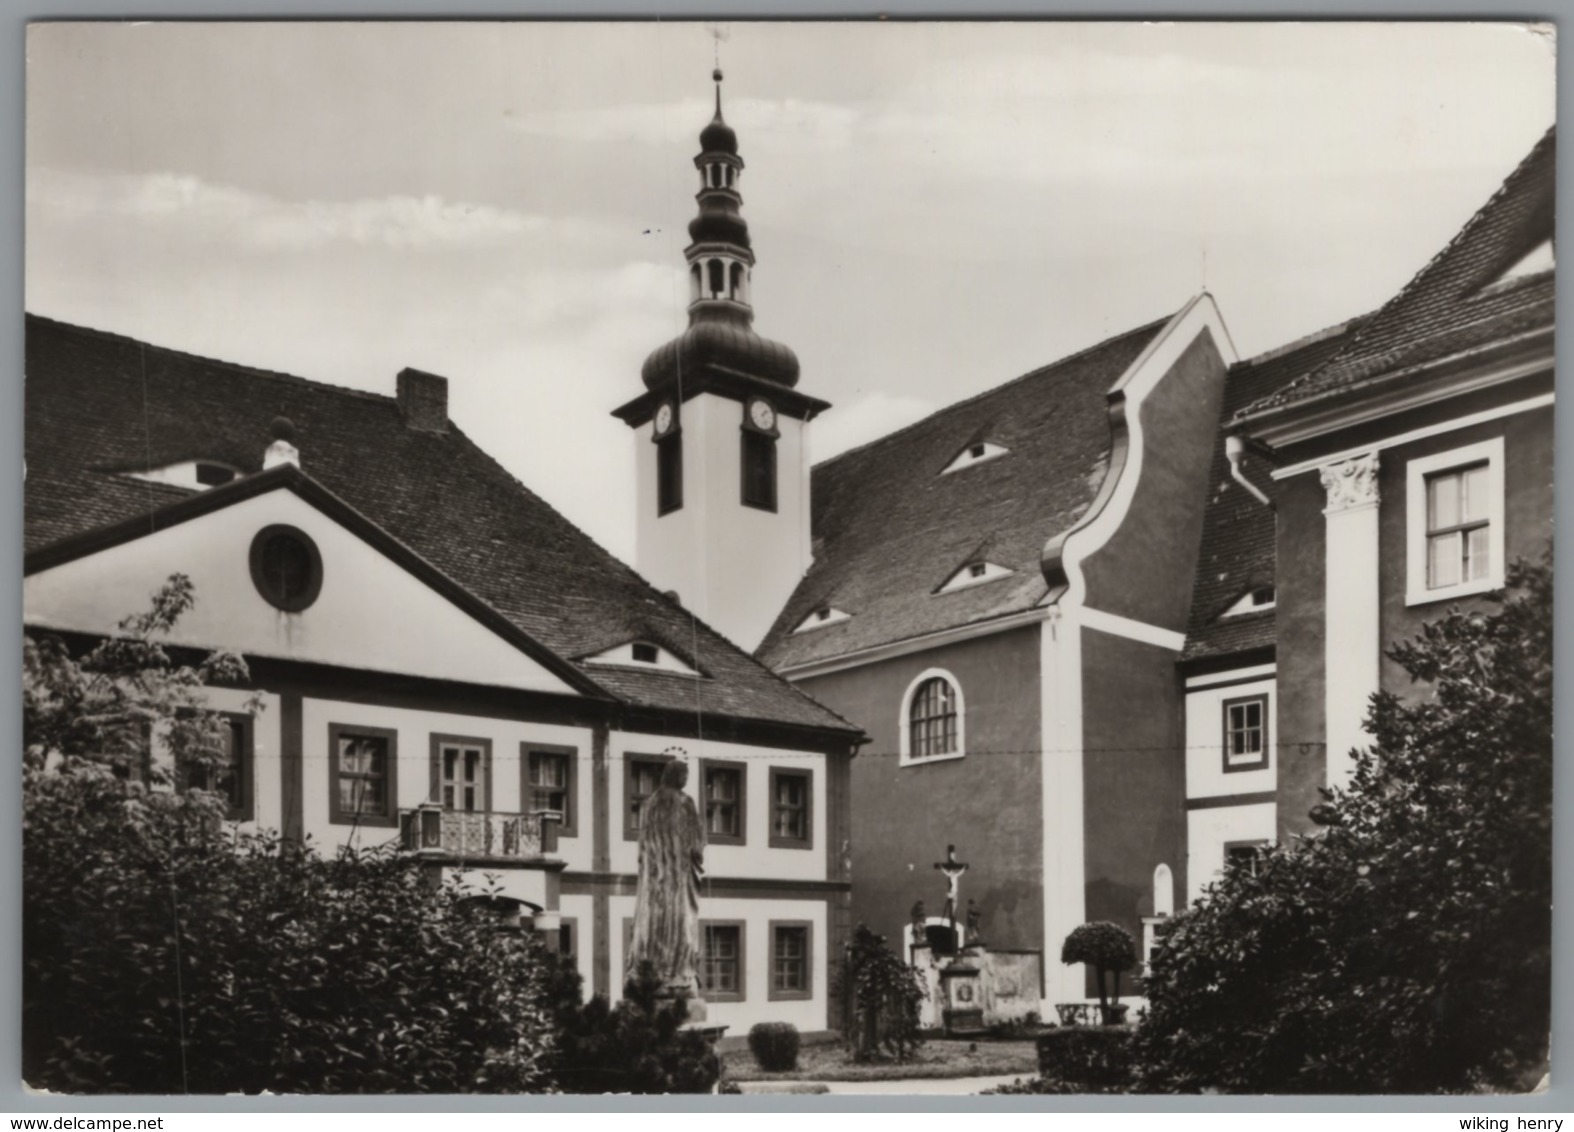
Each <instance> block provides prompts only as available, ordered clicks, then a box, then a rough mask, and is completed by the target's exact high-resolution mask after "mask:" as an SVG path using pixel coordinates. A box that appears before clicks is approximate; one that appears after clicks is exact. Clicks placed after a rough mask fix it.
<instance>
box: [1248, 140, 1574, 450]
mask: <svg viewBox="0 0 1574 1132" xmlns="http://www.w3.org/2000/svg"><path fill="white" fill-rule="evenodd" d="M1556 164H1557V135H1556V129H1555V128H1554V129H1550V130H1548V131H1547V132H1546V134H1545V135H1543V137H1542V139H1541V140H1540V141H1539V142H1537V143H1536V146H1535V148H1533V149H1532V150H1531V151H1530V154H1529V156H1528V157H1526V158H1525V160H1524V161H1522V162H1521V163H1520V165H1519V168H1517V169H1515V170H1514V172H1513V173H1511V174H1510V175H1509V177H1508V179H1507V180H1506V181H1504V183H1503V185H1502V186H1501V187H1500V188H1499V189H1498V191H1497V192H1496V193H1494V194H1493V195H1492V198H1491V199H1490V200H1488V201H1487V202H1486V204H1484V205H1483V206H1482V207H1481V209H1480V211H1478V212H1477V213H1476V214H1475V215H1474V216H1473V217H1471V219H1470V221H1469V222H1468V223H1467V224H1466V225H1465V226H1464V228H1462V229H1461V230H1460V232H1459V234H1458V235H1456V236H1455V237H1454V238H1453V240H1451V241H1450V242H1449V243H1448V245H1447V246H1446V247H1445V248H1444V249H1443V250H1442V251H1440V252H1439V253H1438V254H1437V255H1436V256H1434V257H1433V258H1432V261H1431V262H1430V263H1428V264H1427V265H1426V266H1425V267H1424V268H1422V269H1421V271H1420V273H1419V274H1417V275H1416V277H1415V278H1414V279H1412V280H1411V281H1410V283H1409V284H1408V285H1407V286H1406V287H1405V288H1404V290H1402V291H1400V292H1399V294H1398V295H1396V296H1395V297H1394V298H1393V299H1391V300H1390V301H1389V302H1388V303H1387V304H1385V305H1384V306H1383V307H1382V309H1381V310H1379V311H1378V312H1377V313H1376V314H1375V315H1374V316H1372V318H1371V319H1370V320H1368V321H1367V322H1366V323H1365V324H1364V325H1363V326H1362V327H1361V330H1360V333H1358V334H1356V335H1354V336H1353V337H1351V338H1350V339H1349V340H1348V341H1347V342H1345V344H1344V347H1343V348H1342V349H1341V350H1340V351H1339V352H1338V353H1336V354H1335V355H1334V356H1332V357H1331V358H1328V359H1326V360H1325V361H1324V362H1323V363H1322V364H1321V365H1319V366H1318V367H1317V368H1315V369H1313V370H1310V371H1308V372H1306V373H1304V374H1303V375H1302V376H1301V377H1300V378H1299V380H1296V381H1293V382H1291V383H1290V384H1289V385H1287V386H1285V387H1284V388H1282V389H1279V390H1276V391H1274V392H1273V393H1270V394H1268V395H1266V396H1264V397H1262V398H1261V399H1259V400H1258V401H1256V402H1254V403H1251V404H1249V405H1247V406H1246V407H1244V408H1243V409H1242V410H1241V411H1240V412H1239V413H1238V414H1237V418H1238V419H1239V420H1242V421H1247V420H1251V419H1254V418H1256V417H1259V416H1261V415H1263V414H1266V413H1271V412H1273V411H1275V410H1278V409H1281V408H1285V407H1288V406H1290V405H1296V404H1300V403H1303V402H1306V401H1311V400H1317V399H1323V398H1329V397H1334V396H1337V395H1339V394H1341V393H1345V392H1348V391H1350V390H1352V389H1354V388H1356V387H1358V386H1362V385H1364V384H1367V383H1369V382H1372V381H1377V380H1382V379H1384V378H1386V377H1390V376H1392V375H1394V374H1396V373H1398V372H1399V371H1402V370H1405V369H1406V368H1408V367H1411V366H1415V365H1419V364H1421V363H1423V362H1429V361H1435V360H1437V359H1440V358H1445V357H1449V356H1451V355H1453V354H1457V353H1461V352H1463V351H1466V350H1470V349H1473V348H1475V347H1478V346H1484V345H1487V344H1489V343H1492V342H1495V341H1499V340H1501V339H1504V338H1508V337H1512V336H1514V335H1516V334H1519V333H1522V332H1525V331H1529V330H1536V329H1540V328H1544V327H1550V326H1551V325H1552V316H1553V311H1552V299H1553V273H1552V272H1551V271H1546V272H1543V273H1541V274H1539V275H1532V276H1527V277H1525V278H1523V279H1518V280H1514V281H1512V282H1509V283H1505V284H1502V285H1497V286H1494V285H1493V284H1494V281H1495V280H1497V279H1498V278H1499V277H1500V276H1501V275H1502V274H1503V273H1504V272H1505V271H1507V270H1508V269H1509V268H1511V267H1513V266H1514V265H1515V264H1516V263H1517V262H1518V261H1519V260H1520V259H1521V258H1522V257H1523V256H1525V255H1526V254H1527V253H1529V252H1530V251H1532V250H1534V249H1535V248H1536V247H1537V246H1538V245H1540V244H1541V243H1542V242H1543V241H1545V240H1547V239H1549V238H1551V236H1552V232H1553V212H1554V205H1555V203H1556V192H1555V171H1556Z"/></svg>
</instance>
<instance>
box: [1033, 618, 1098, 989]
mask: <svg viewBox="0 0 1574 1132" xmlns="http://www.w3.org/2000/svg"><path fill="white" fill-rule="evenodd" d="M1077 612H1079V611H1077V610H1075V609H1072V610H1064V609H1062V610H1060V611H1058V612H1057V613H1054V614H1052V615H1051V616H1050V617H1049V619H1048V620H1046V621H1045V622H1044V623H1043V625H1042V626H1040V629H1039V633H1040V636H1039V664H1040V674H1041V700H1040V713H1041V714H1040V730H1041V734H1042V736H1043V739H1042V746H1043V760H1044V761H1043V766H1042V768H1041V777H1042V782H1043V814H1044V1001H1043V1002H1042V1003H1041V1004H1040V1006H1041V1009H1040V1011H1039V1013H1040V1014H1041V1015H1042V1016H1043V1017H1045V1018H1051V1017H1053V1016H1054V1007H1055V1004H1056V1003H1061V1002H1082V1001H1084V1000H1085V999H1086V998H1087V990H1086V984H1085V982H1084V979H1085V977H1086V973H1085V971H1084V970H1083V966H1082V964H1080V963H1076V964H1073V965H1071V966H1069V967H1068V966H1067V965H1066V964H1064V963H1062V962H1061V961H1060V945H1061V944H1062V943H1064V942H1065V939H1066V936H1067V935H1069V934H1070V933H1071V930H1072V929H1073V928H1075V927H1077V926H1078V925H1080V924H1081V923H1082V922H1083V921H1084V920H1085V919H1086V917H1087V899H1086V892H1085V887H1084V886H1085V884H1086V872H1085V863H1084V857H1085V852H1084V846H1083V815H1082V747H1083V743H1082V626H1081V624H1080V623H1079V622H1078V620H1077V616H1076V614H1077Z"/></svg>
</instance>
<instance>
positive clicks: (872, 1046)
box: [831, 924, 927, 1062]
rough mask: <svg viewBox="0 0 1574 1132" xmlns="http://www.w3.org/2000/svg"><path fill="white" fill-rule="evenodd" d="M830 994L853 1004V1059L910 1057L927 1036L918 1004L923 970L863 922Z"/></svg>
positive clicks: (850, 1038)
mask: <svg viewBox="0 0 1574 1132" xmlns="http://www.w3.org/2000/svg"><path fill="white" fill-rule="evenodd" d="M831 992H832V993H833V994H835V995H838V996H840V997H841V998H842V999H843V1000H844V1001H848V1003H849V1015H850V1018H851V1022H852V1024H851V1025H850V1026H849V1027H848V1035H847V1039H848V1045H849V1046H850V1048H851V1050H852V1055H853V1060H854V1061H876V1060H880V1059H882V1058H886V1057H889V1058H891V1059H893V1060H895V1061H899V1062H900V1061H906V1060H907V1059H908V1058H910V1057H911V1056H912V1055H913V1053H914V1052H915V1051H916V1050H917V1048H918V1046H919V1044H920V1042H921V1041H922V1040H923V1039H922V1036H921V1035H920V1033H919V1028H918V1006H919V1004H920V1003H921V1002H923V1000H924V997H925V995H926V994H927V992H926V991H925V989H924V983H923V979H922V978H921V977H920V975H919V974H918V972H917V971H916V970H914V969H913V968H912V967H910V966H908V965H907V964H906V963H904V962H902V960H901V958H900V957H899V956H898V955H897V954H896V953H895V952H893V951H892V950H891V949H890V948H889V947H887V946H886V942H885V937H884V936H882V935H876V934H875V933H874V932H872V931H870V930H869V929H868V928H867V927H865V926H864V925H863V924H859V925H858V926H857V927H856V928H855V929H853V934H852V938H851V939H849V940H848V941H847V946H846V949H845V952H844V958H843V960H842V962H841V964H840V966H839V967H838V968H837V972H836V977H835V979H834V981H833V983H832V988H831Z"/></svg>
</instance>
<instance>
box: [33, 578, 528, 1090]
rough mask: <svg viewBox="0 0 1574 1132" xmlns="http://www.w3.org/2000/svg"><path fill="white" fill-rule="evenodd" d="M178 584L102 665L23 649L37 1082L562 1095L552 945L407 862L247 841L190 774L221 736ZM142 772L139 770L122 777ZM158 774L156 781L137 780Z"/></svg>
mask: <svg viewBox="0 0 1574 1132" xmlns="http://www.w3.org/2000/svg"><path fill="white" fill-rule="evenodd" d="M191 602H192V592H191V586H190V583H189V582H187V581H186V580H185V579H182V578H179V577H178V576H177V577H176V578H174V579H172V580H171V582H170V584H169V585H168V586H166V587H165V589H164V590H162V591H160V593H159V594H158V595H156V596H155V599H154V606H153V611H152V612H151V613H150V614H147V615H144V616H142V617H137V618H128V619H127V621H126V622H125V623H123V625H122V629H123V630H124V631H125V632H126V633H127V636H126V637H125V638H122V639H117V640H113V641H109V642H106V643H105V644H103V645H101V646H99V647H98V648H96V649H94V650H93V651H92V652H91V653H89V654H88V655H87V656H86V657H84V658H82V659H81V660H77V659H75V658H73V657H72V656H71V655H70V653H69V651H68V650H67V649H66V647H65V646H64V645H63V644H62V643H61V642H60V641H58V640H56V639H53V638H47V639H45V640H41V641H37V642H34V641H31V640H27V641H24V669H23V682H24V691H23V702H24V718H23V743H24V759H23V803H24V813H23V857H22V861H23V911H22V939H23V973H22V1029H23V1040H22V1045H23V1076H24V1078H25V1079H26V1080H27V1081H28V1083H29V1084H31V1085H34V1086H36V1087H41V1088H48V1089H53V1090H57V1091H61V1092H78V1093H80V1092H134V1093H180V1092H191V1093H225V1092H234V1091H240V1092H248V1093H256V1092H260V1091H262V1090H264V1089H269V1090H272V1091H275V1092H311V1093H359V1092H445V1093H446V1092H479V1091H499V1092H520V1091H531V1090H540V1089H544V1088H547V1087H549V1086H550V1080H549V1078H547V1076H546V1075H545V1073H544V1071H543V1062H544V1055H545V1054H546V1052H547V1050H548V1049H549V1048H550V1041H551V1035H550V1030H549V1025H548V1019H547V1015H546V1013H545V1011H544V1010H543V1009H542V1003H541V998H542V996H541V987H540V973H541V962H540V955H539V952H538V947H537V945H536V943H535V941H534V939H533V937H532V936H531V935H529V934H520V933H518V932H510V931H503V930H500V925H499V921H498V919H497V918H496V917H495V916H494V915H492V914H491V913H490V912H488V911H486V910H485V908H483V907H482V906H480V904H479V903H478V902H477V901H476V900H474V899H473V896H474V894H473V893H470V892H467V891H466V890H464V889H462V888H460V887H458V886H455V885H449V886H443V887H434V886H433V885H431V884H430V883H429V881H428V879H427V878H426V877H425V876H423V875H422V874H421V873H420V871H419V870H417V869H415V868H412V867H410V866H408V865H407V864H406V863H405V862H404V861H403V860H400V859H398V858H395V857H394V856H393V855H391V854H388V853H368V852H362V853H355V852H346V853H343V854H341V855H340V856H338V857H337V858H335V859H333V860H325V859H323V858H322V857H320V856H318V855H317V854H316V853H314V852H310V851H307V850H304V849H301V848H299V847H293V846H285V845H281V844H280V843H279V842H278V841H277V840H276V839H275V838H272V837H270V836H258V835H251V836H237V835H235V834H234V833H232V832H230V833H226V832H225V831H224V829H223V828H222V826H221V823H220V822H219V818H220V816H221V815H222V812H223V801H222V799H220V798H219V797H218V796H217V795H215V794H212V793H209V792H207V791H203V790H175V789H172V788H171V787H173V786H174V785H176V784H177V781H178V777H179V776H178V775H176V776H170V775H168V774H165V773H163V772H162V771H161V770H160V768H159V767H157V766H148V765H147V763H146V752H147V740H148V735H149V734H150V733H151V732H154V731H157V732H160V733H162V734H163V735H164V736H165V737H166V738H167V741H168V744H169V747H170V749H171V750H172V752H173V754H174V756H175V761H176V767H177V770H178V769H179V768H181V767H185V766H193V765H202V764H203V763H204V762H206V763H207V764H208V765H217V760H218V758H219V757H221V751H222V748H221V747H220V745H219V742H218V740H217V737H216V732H215V729H214V727H213V724H214V721H215V720H216V718H217V717H215V716H214V715H213V713H211V712H208V711H207V710H206V708H205V703H204V699H203V696H202V685H203V684H204V683H205V682H206V681H208V680H212V679H218V678H221V677H223V676H226V675H228V676H238V675H242V674H243V673H244V669H243V667H242V666H240V664H239V662H238V661H236V660H235V659H234V658H232V657H222V656H220V657H213V658H209V660H208V661H207V662H204V664H202V665H201V666H198V667H195V668H180V667H176V666H174V665H173V664H171V662H170V661H169V658H168V657H167V656H166V655H165V654H164V652H163V650H162V648H161V647H160V646H159V644H158V643H157V639H156V638H157V637H158V636H159V635H160V634H162V633H163V632H166V631H167V630H168V628H169V627H170V626H171V625H173V624H174V622H175V619H176V618H178V617H179V615H180V613H181V612H183V611H184V610H185V609H186V608H189V607H190V605H191ZM117 771H119V772H122V773H125V774H126V775H128V777H121V774H120V773H117ZM133 771H136V772H137V773H139V774H143V775H144V777H143V778H142V779H141V780H139V779H138V778H137V777H135V776H134V775H133V774H132V772H133Z"/></svg>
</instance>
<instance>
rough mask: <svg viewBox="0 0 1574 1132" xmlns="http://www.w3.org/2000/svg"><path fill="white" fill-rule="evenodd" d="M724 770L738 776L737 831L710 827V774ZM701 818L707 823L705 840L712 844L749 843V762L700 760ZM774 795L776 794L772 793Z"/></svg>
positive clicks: (735, 804) (735, 802) (736, 801)
mask: <svg viewBox="0 0 1574 1132" xmlns="http://www.w3.org/2000/svg"><path fill="white" fill-rule="evenodd" d="M717 770H719V771H723V772H730V773H733V774H736V775H737V776H738V797H737V799H736V800H735V801H734V803H733V805H734V806H736V808H737V812H738V832H737V833H712V832H711V828H710V808H709V807H710V799H709V798H708V797H707V795H708V793H709V790H710V775H711V772H712V771H717ZM699 793H700V798H699V802H700V820H701V821H703V822H704V823H705V840H706V842H707V843H709V844H711V845H747V844H748V840H749V806H748V800H749V767H748V764H747V763H743V762H738V761H735V760H732V759H701V760H700V791H699ZM772 797H774V795H772Z"/></svg>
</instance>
